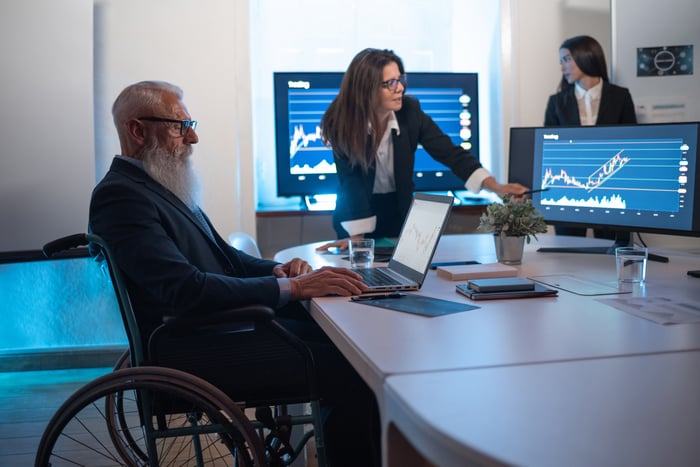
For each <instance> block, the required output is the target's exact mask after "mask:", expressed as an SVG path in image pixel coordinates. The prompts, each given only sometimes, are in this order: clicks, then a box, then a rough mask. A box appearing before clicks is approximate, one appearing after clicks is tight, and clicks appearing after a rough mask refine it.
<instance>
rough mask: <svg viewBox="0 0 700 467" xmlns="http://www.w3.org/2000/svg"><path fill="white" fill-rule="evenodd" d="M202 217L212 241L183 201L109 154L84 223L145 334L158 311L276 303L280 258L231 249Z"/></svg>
mask: <svg viewBox="0 0 700 467" xmlns="http://www.w3.org/2000/svg"><path fill="white" fill-rule="evenodd" d="M207 222H208V223H209V225H210V227H211V230H212V231H213V232H214V236H215V240H212V239H211V238H210V237H209V236H208V235H207V233H206V232H205V230H204V228H203V227H202V226H201V224H200V223H199V222H198V221H197V219H196V218H195V216H194V215H193V214H192V211H190V209H188V208H187V206H185V204H184V203H182V202H181V201H180V200H179V199H178V198H177V197H175V196H174V195H173V194H172V193H170V192H169V191H168V190H166V189H165V188H164V187H163V186H162V185H160V184H159V183H157V182H156V181H154V180H153V179H152V178H150V177H149V176H148V175H147V174H146V173H145V172H144V171H143V170H141V169H140V168H138V167H136V166H134V165H133V164H130V163H129V162H126V161H124V160H120V159H114V161H113V162H112V166H111V168H110V170H109V172H108V173H107V174H106V175H105V177H104V179H102V181H101V182H100V183H99V184H98V185H97V186H96V187H95V189H94V191H93V194H92V199H91V203H90V226H89V227H90V230H91V232H92V233H95V234H97V235H99V236H101V237H102V238H104V240H105V241H106V242H107V244H108V245H109V246H110V248H111V250H112V252H113V253H114V256H115V257H116V262H117V264H118V266H119V268H120V269H121V271H122V272H123V273H124V276H125V279H126V281H127V288H128V290H129V295H130V298H131V300H132V305H133V306H134V310H135V313H136V315H137V319H138V320H139V324H140V326H141V332H142V333H143V334H144V335H147V334H150V331H152V330H153V329H155V327H157V326H158V325H159V324H160V323H161V321H162V317H163V316H164V315H186V314H190V313H207V312H214V311H220V310H225V309H230V308H234V307H238V306H243V305H250V304H263V305H268V306H270V307H273V308H274V307H276V306H277V303H278V300H279V286H278V283H277V279H276V278H275V277H273V276H272V268H273V267H274V266H275V265H276V264H278V263H275V262H273V261H267V260H261V259H258V258H255V257H252V256H250V255H247V254H245V253H244V252H242V251H238V250H236V249H234V248H232V247H231V246H229V245H228V244H227V243H226V241H225V240H224V239H223V238H221V236H220V235H219V234H218V233H216V230H215V229H214V228H213V226H211V223H210V222H209V221H208V220H207Z"/></svg>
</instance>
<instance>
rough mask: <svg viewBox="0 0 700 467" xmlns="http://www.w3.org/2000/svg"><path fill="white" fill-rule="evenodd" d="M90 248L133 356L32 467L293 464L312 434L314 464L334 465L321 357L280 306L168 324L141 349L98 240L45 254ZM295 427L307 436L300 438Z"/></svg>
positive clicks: (80, 237)
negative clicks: (304, 410) (295, 407)
mask: <svg viewBox="0 0 700 467" xmlns="http://www.w3.org/2000/svg"><path fill="white" fill-rule="evenodd" d="M85 245H89V246H90V248H91V251H92V250H93V249H94V251H92V252H93V254H95V256H96V259H98V260H103V264H104V266H105V267H106V271H107V272H108V275H109V278H110V280H111V282H112V286H113V287H114V290H115V293H116V296H117V302H118V304H119V308H120V312H121V315H122V319H123V321H124V326H125V328H126V333H127V339H128V342H129V350H128V351H127V352H125V353H124V354H123V355H122V356H121V358H120V359H119V361H118V362H117V363H116V365H115V367H114V371H112V372H111V373H108V374H106V375H104V376H102V377H100V378H97V379H96V380H93V381H91V382H90V383H88V384H86V385H85V386H83V387H82V388H80V389H79V390H78V391H76V392H75V393H74V394H73V395H72V396H71V397H70V398H69V399H68V400H66V401H65V402H64V403H63V404H62V405H61V407H59V409H58V410H57V411H56V413H55V414H54V416H53V417H52V418H51V420H50V421H49V423H48V425H47V427H46V429H45V431H44V433H43V436H42V438H41V440H40V443H39V447H38V449H37V454H36V458H35V466H36V467H46V466H61V465H104V466H111V465H125V466H146V465H148V466H160V465H197V466H218V465H233V466H241V467H247V466H271V467H275V466H286V465H290V464H291V463H292V462H294V460H295V459H296V458H297V457H298V456H299V454H300V453H301V452H302V451H303V449H304V447H305V445H306V444H307V442H308V441H309V440H310V439H311V438H312V437H313V438H314V441H315V448H316V460H317V463H318V466H319V467H323V466H325V465H326V454H325V442H324V437H323V430H322V418H321V408H320V402H319V396H318V389H317V382H316V377H315V370H314V363H313V357H312V355H311V352H310V351H309V349H308V348H307V347H306V346H305V345H304V343H303V342H301V341H300V340H299V339H298V338H297V337H296V336H294V335H292V334H291V333H289V332H288V331H286V330H285V329H284V328H283V327H282V326H280V325H279V324H278V323H276V322H275V321H274V320H273V318H274V311H273V310H272V309H270V308H267V307H264V306H248V307H242V308H238V309H233V310H229V311H226V312H221V313H215V314H210V315H203V316H198V317H188V318H174V317H172V318H171V317H168V318H166V319H164V322H163V324H162V325H161V326H160V327H158V328H157V329H156V330H155V331H154V332H153V333H152V334H151V335H150V336H148V339H147V341H146V343H144V340H143V339H142V335H141V333H140V332H139V326H138V324H137V321H136V318H135V315H134V312H133V309H132V307H131V302H130V299H129V295H128V292H127V290H126V286H125V282H124V280H123V278H122V276H121V272H120V271H119V269H118V268H117V267H116V266H115V263H114V261H113V259H112V254H111V252H110V250H109V247H108V246H107V245H106V243H105V242H104V240H102V238H100V237H99V236H97V235H93V234H84V233H81V234H75V235H71V236H67V237H63V238H60V239H57V240H55V241H53V242H50V243H48V244H46V245H45V246H44V254H45V255H46V256H51V255H53V254H55V253H57V252H60V251H63V250H67V249H70V248H75V247H80V246H85ZM222 349H225V351H224V352H222ZM212 362H215V364H212ZM300 369H301V371H300ZM288 404H304V405H306V406H308V407H310V412H311V413H310V414H302V415H289V414H288V413H287V410H286V409H287V405H288ZM248 409H251V411H252V410H254V412H255V417H254V418H253V419H251V418H249V417H248V416H246V411H247V410H248ZM297 426H302V427H303V426H306V427H310V429H307V430H305V431H304V432H303V434H302V435H301V436H298V438H299V439H298V440H296V441H292V436H291V434H292V428H293V427H297Z"/></svg>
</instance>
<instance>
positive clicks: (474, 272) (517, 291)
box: [437, 263, 557, 300]
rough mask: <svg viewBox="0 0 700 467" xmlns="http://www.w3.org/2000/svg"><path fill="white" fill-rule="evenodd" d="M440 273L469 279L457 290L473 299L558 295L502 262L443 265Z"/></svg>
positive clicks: (456, 279) (438, 269) (458, 286)
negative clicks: (520, 275)
mask: <svg viewBox="0 0 700 467" xmlns="http://www.w3.org/2000/svg"><path fill="white" fill-rule="evenodd" d="M437 274H438V276H440V277H442V278H445V279H448V280H451V281H467V282H466V283H464V284H457V287H456V288H457V292H458V293H460V294H462V295H465V296H467V297H469V298H470V299H472V300H496V299H504V298H530V297H551V296H556V295H557V291H556V290H555V289H550V288H547V287H545V286H543V285H541V284H538V283H537V282H535V281H532V280H529V279H522V278H519V277H516V276H517V275H518V269H517V268H514V267H513V266H508V265H505V264H501V263H491V264H469V265H464V266H441V267H438V268H437Z"/></svg>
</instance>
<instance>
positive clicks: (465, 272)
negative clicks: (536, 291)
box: [437, 263, 518, 281]
mask: <svg viewBox="0 0 700 467" xmlns="http://www.w3.org/2000/svg"><path fill="white" fill-rule="evenodd" d="M437 274H438V276H440V277H442V278H445V279H448V280H451V281H463V280H468V279H486V278H489V277H515V276H517V275H518V269H517V268H514V267H513V266H508V265H506V264H501V263H487V264H467V265H462V266H440V267H438V268H437Z"/></svg>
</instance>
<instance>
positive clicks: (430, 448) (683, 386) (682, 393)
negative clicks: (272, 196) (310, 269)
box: [275, 234, 700, 467]
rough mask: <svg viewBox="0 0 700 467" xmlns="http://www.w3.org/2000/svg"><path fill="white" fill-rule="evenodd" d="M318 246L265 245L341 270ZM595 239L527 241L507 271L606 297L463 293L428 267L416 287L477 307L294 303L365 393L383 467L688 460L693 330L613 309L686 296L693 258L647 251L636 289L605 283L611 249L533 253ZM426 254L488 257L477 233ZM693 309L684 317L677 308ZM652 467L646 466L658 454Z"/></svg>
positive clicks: (697, 293)
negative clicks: (419, 310)
mask: <svg viewBox="0 0 700 467" xmlns="http://www.w3.org/2000/svg"><path fill="white" fill-rule="evenodd" d="M323 243H324V242H318V243H312V244H307V245H302V246H299V247H294V248H289V249H286V250H283V251H280V252H279V253H278V254H277V255H276V256H275V259H276V260H278V261H281V262H284V261H288V260H289V259H291V258H293V257H301V258H304V259H306V260H307V261H309V263H310V264H311V265H312V266H314V267H315V268H317V267H322V266H325V265H340V266H348V264H349V263H348V262H347V260H346V259H345V257H344V256H342V255H330V254H322V253H319V252H317V251H316V247H318V246H320V245H322V244H323ZM608 243H609V241H608V240H599V239H593V238H581V237H562V236H553V235H540V236H539V237H538V240H537V241H533V243H531V244H529V245H526V247H525V253H524V255H523V262H522V264H521V265H519V266H517V269H518V276H519V277H538V278H539V280H543V277H544V280H546V279H547V277H546V276H552V275H556V276H557V277H560V276H562V277H571V278H574V279H577V280H581V281H582V283H584V284H594V285H600V286H601V290H604V291H605V290H610V291H611V292H610V293H609V294H605V295H582V294H581V293H582V292H587V291H588V289H587V288H583V289H580V290H576V289H571V288H570V287H569V290H559V294H558V296H556V297H546V298H528V299H511V300H492V301H478V302H476V301H471V300H469V299H468V298H466V297H464V296H462V295H460V294H457V293H456V291H455V285H456V284H459V283H463V282H464V281H450V280H447V279H444V278H443V277H440V276H438V275H437V274H436V272H435V271H430V272H429V274H428V276H427V278H426V280H425V282H424V284H423V287H422V288H421V290H420V291H419V292H415V293H417V294H419V295H424V296H429V297H434V298H439V299H445V300H450V301H453V302H459V303H465V304H469V305H473V306H476V307H478V308H475V309H470V310H467V311H463V312H459V313H453V314H447V315H442V316H437V317H425V316H420V315H415V314H411V313H403V312H399V311H394V310H388V309H383V308H378V307H374V306H367V305H364V304H359V303H353V302H350V301H349V300H348V299H347V298H346V297H324V298H317V299H313V300H311V301H309V303H308V309H309V311H310V314H311V315H312V316H313V318H314V319H315V320H316V321H317V322H318V323H319V325H320V326H321V327H322V329H323V330H324V331H325V332H326V333H327V334H328V336H329V337H330V338H331V339H332V340H333V342H334V343H335V344H336V345H337V346H338V348H339V349H340V350H341V352H343V354H344V355H345V356H346V358H347V359H348V360H349V361H350V363H351V364H352V365H353V366H354V368H355V369H356V370H357V371H358V372H359V374H360V375H361V376H362V377H363V378H364V380H365V381H366V382H367V383H368V385H369V386H370V388H371V389H372V390H373V391H374V393H375V395H376V396H377V400H378V404H379V407H380V416H381V419H382V446H383V457H384V465H387V466H392V467H393V466H407V465H430V464H425V462H430V463H431V464H433V465H437V466H452V465H454V466H461V465H483V464H490V465H533V466H540V465H552V466H554V465H567V466H568V465H573V466H575V465H581V466H583V465H700V443H697V442H696V440H697V439H698V433H700V431H699V429H700V391H699V389H700V371H698V370H699V369H700V367H699V366H698V363H700V323H690V324H671V325H663V324H658V323H656V322H653V321H651V320H648V319H644V318H641V317H639V316H637V315H635V314H633V313H630V312H629V311H626V310H624V309H621V308H620V307H618V306H616V303H615V302H610V301H609V300H610V299H613V300H623V301H625V303H627V304H628V305H629V304H630V303H631V305H632V306H637V305H639V303H645V302H653V303H661V305H658V306H664V305H663V303H665V302H666V301H668V303H678V302H681V303H682V304H685V305H688V304H690V306H689V307H690V308H692V307H693V305H692V304H700V280H698V279H697V278H693V277H689V276H687V275H686V271H687V270H689V269H700V256H698V255H694V254H689V253H683V252H668V251H663V252H657V253H661V254H665V255H667V256H668V257H669V259H670V261H669V262H668V263H661V262H649V263H648V266H647V281H646V283H645V284H643V285H639V284H634V285H631V284H630V285H627V284H624V285H618V283H617V280H616V272H615V258H614V256H612V255H596V254H578V253H542V252H538V251H537V248H539V247H542V246H545V247H551V246H560V247H561V246H564V247H567V246H584V247H585V246H602V245H607V244H608ZM433 260H434V261H436V262H440V261H453V260H476V261H479V262H481V263H492V262H496V256H495V249H494V244H493V238H492V236H491V235H488V234H466V235H445V236H443V238H442V239H441V240H440V243H439V245H438V248H437V251H436V253H435V256H434V258H433ZM693 311H697V310H693ZM659 461H661V462H659Z"/></svg>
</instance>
